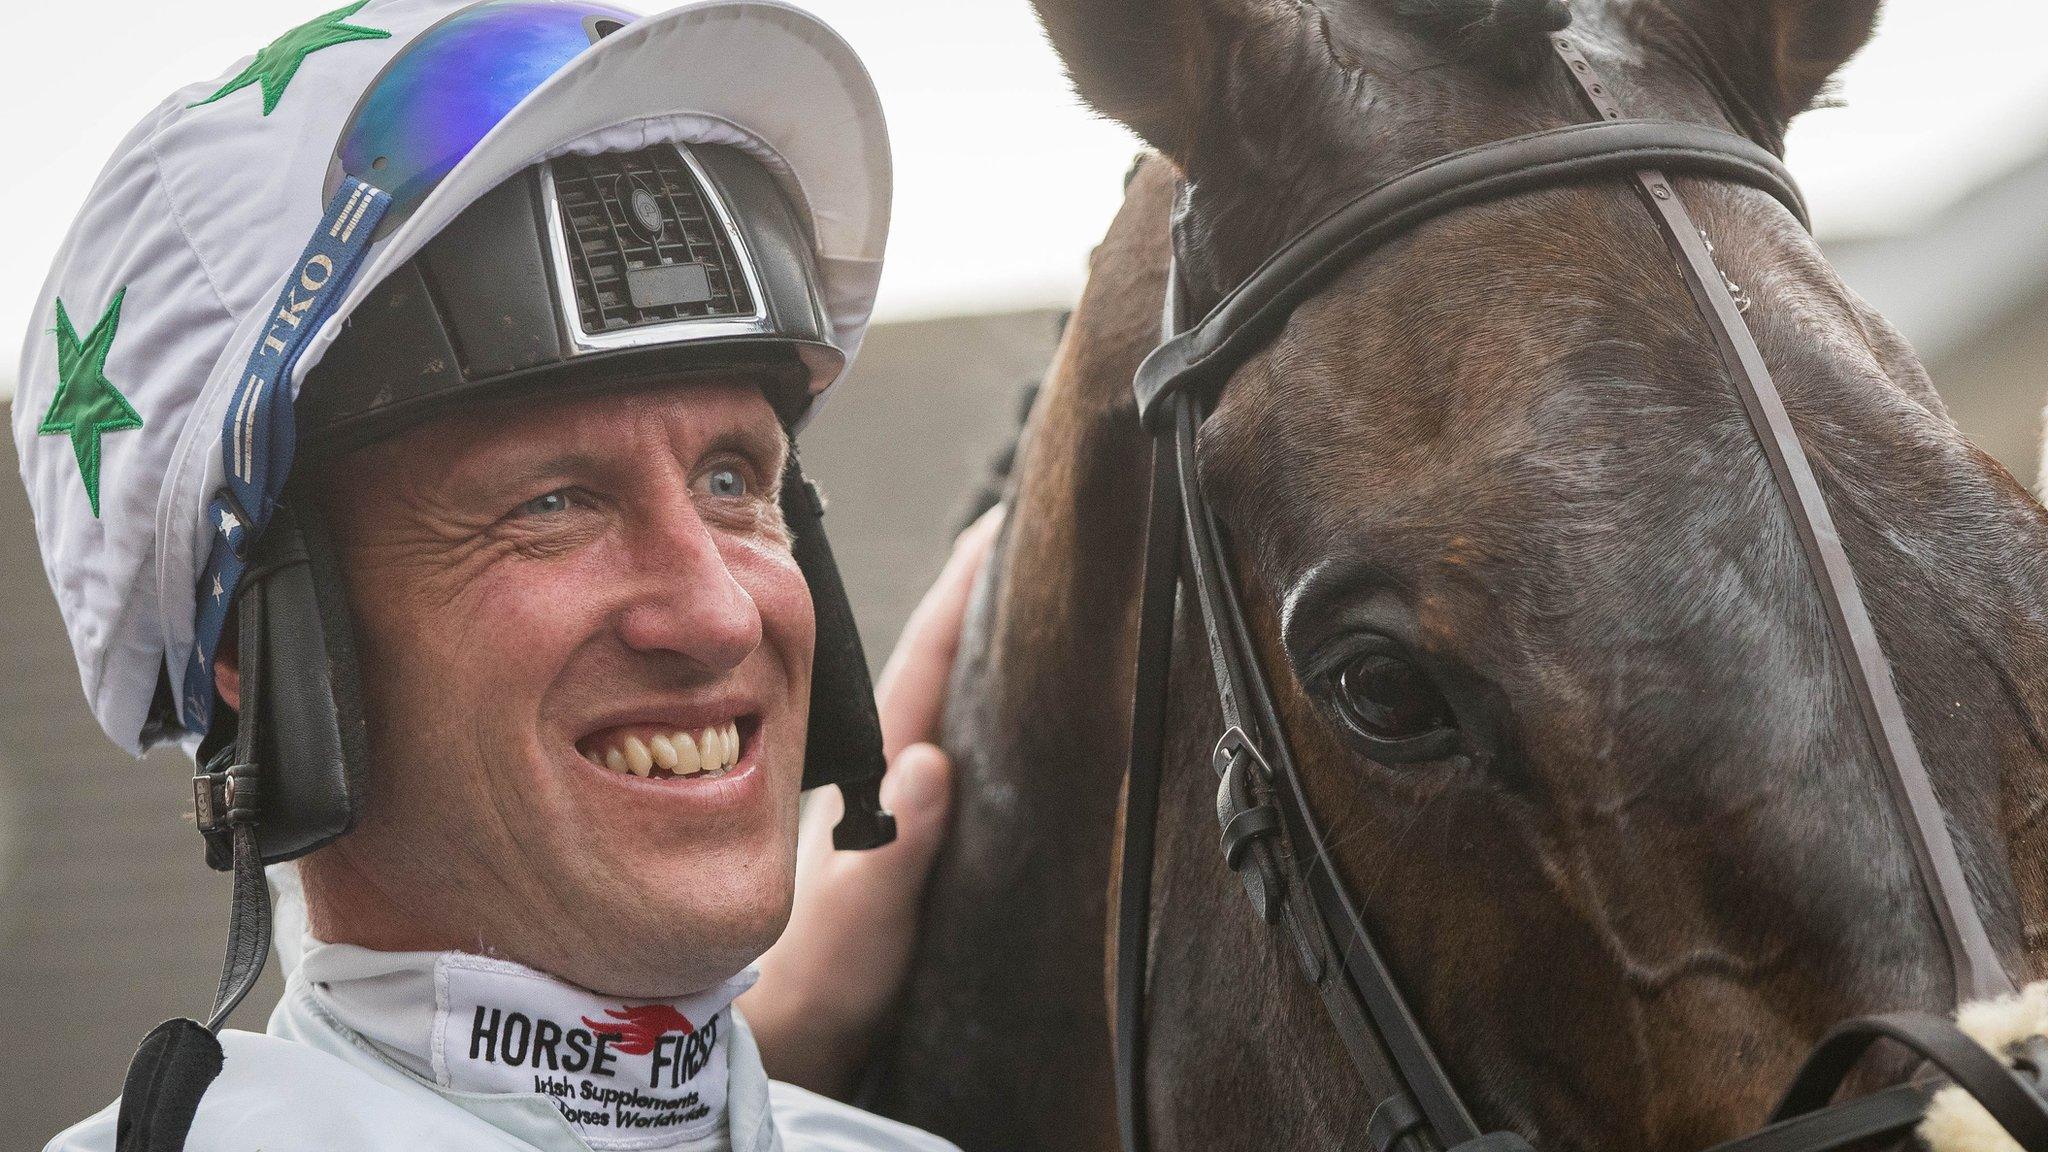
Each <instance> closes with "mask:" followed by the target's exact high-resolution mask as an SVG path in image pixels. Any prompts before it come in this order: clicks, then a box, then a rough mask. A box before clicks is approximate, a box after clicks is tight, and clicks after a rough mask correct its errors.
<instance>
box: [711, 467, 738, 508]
mask: <svg viewBox="0 0 2048 1152" xmlns="http://www.w3.org/2000/svg"><path fill="white" fill-rule="evenodd" d="M704 487H705V488H706V489H707V490H708V491H709V492H710V493H711V494H712V495H713V496H716V497H718V498H720V499H722V500H734V499H738V498H739V497H741V496H745V495H746V494H747V478H746V477H745V476H742V475H740V473H739V471H738V470H737V469H733V468H716V469H713V470H712V471H711V472H710V473H708V474H706V475H705V477H704Z"/></svg>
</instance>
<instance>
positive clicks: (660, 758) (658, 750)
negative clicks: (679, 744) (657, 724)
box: [647, 736, 676, 772]
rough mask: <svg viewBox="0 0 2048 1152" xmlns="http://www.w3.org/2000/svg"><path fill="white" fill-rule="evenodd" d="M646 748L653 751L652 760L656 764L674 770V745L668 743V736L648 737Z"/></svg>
mask: <svg viewBox="0 0 2048 1152" xmlns="http://www.w3.org/2000/svg"><path fill="white" fill-rule="evenodd" d="M647 750H648V751H649V752H652V753H654V762H655V763H656V764H657V765H659V766H661V767H663V768H666V769H668V770H669V771H671V772H673V771H675V770H676V746H675V745H673V744H671V743H669V741H668V737H666V736H650V737H648V738H647Z"/></svg>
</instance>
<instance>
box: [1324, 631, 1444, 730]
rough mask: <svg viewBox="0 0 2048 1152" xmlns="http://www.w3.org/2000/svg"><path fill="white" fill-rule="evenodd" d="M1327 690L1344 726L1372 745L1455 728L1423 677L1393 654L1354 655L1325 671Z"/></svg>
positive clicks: (1433, 688)
mask: <svg viewBox="0 0 2048 1152" xmlns="http://www.w3.org/2000/svg"><path fill="white" fill-rule="evenodd" d="M1329 688H1330V697H1331V699H1332V701H1333V702H1334V703H1335V705H1336V709H1337V713H1338V715H1339V716H1341V717H1343V720H1344V722H1345V724H1347V725H1349V726H1350V727H1351V729H1352V730H1353V731H1355V732H1356V733H1357V734H1358V735H1360V736H1362V737H1364V738H1365V739H1366V740H1368V741H1371V742H1372V743H1374V744H1377V745H1400V744H1406V743H1409V742H1411V741H1414V740H1417V739H1419V738H1422V737H1427V736H1434V735H1438V734H1440V733H1446V732H1447V730H1450V729H1453V728H1455V726H1456V721H1455V718H1454V717H1453V716H1452V714H1451V706H1450V705H1449V704H1448V703H1447V702H1445V700H1444V697H1443V693H1441V692H1439V691H1437V688H1436V685H1435V684H1434V683H1433V682H1431V680H1430V678H1429V676H1428V675H1427V674H1426V673H1424V672H1423V671H1422V670H1421V669H1420V668H1417V667H1416V666H1415V665H1414V664H1412V663H1410V662H1408V661H1407V660H1405V659H1402V658H1401V657H1399V656H1396V655H1392V654H1389V653H1385V652H1366V653H1362V654H1360V655H1358V656H1354V657H1352V658H1351V659H1350V660H1348V661H1346V662H1345V663H1343V664H1342V665H1339V666H1338V667H1337V669H1336V670H1335V671H1334V672H1333V673H1331V675H1330V682H1329ZM1431 743H1432V744H1434V743H1436V742H1435V741H1431Z"/></svg>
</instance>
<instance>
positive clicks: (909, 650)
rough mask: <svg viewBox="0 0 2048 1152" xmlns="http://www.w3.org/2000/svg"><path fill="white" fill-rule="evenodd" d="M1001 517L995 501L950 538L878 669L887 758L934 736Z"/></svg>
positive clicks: (878, 691)
mask: <svg viewBox="0 0 2048 1152" xmlns="http://www.w3.org/2000/svg"><path fill="white" fill-rule="evenodd" d="M1002 522H1003V514H1002V507H1001V506H1000V505H998V506H997V507H995V508H991V509H990V510H989V511H988V512H987V513H985V514H984V515H983V516H982V517H981V519H979V520H976V521H975V522H974V524H973V526H972V527H970V528H968V529H967V531H965V532H962V533H961V534H960V538H959V539H958V540H956V541H954V543H953V554H952V556H951V557H949V558H948V559H947V561H946V566H945V568H944V569H943V570H941V571H940V573H939V578H938V579H937V580H936V581H934V582H933V584H932V587H931V590H930V591H928V592H926V593H925V595H924V599H923V600H922V601H920V602H919V603H918V605H917V610H916V611H914V612H912V613H911V614H910V620H909V621H908V622H907V623H906V624H904V626H903V635H902V636H901V637H900V638H899V639H898V640H897V641H896V650H895V651H894V652H892V653H890V655H889V663H888V665H887V666H886V667H884V668H883V669H882V675H881V679H880V680H879V681H878V682H877V688H876V690H875V702H876V704H877V706H878V707H879V708H880V710H881V715H882V750H883V752H884V753H885V754H886V755H887V756H888V757H889V759H890V760H891V761H892V762H893V761H894V760H895V758H896V754H897V753H898V752H899V751H901V750H902V749H903V748H904V747H906V746H908V745H910V744H914V743H917V742H919V741H926V740H932V739H935V738H936V737H937V736H938V730H939V719H940V716H941V714H942V713H943V712H944V710H945V706H946V681H947V679H948V678H949V677H950V676H951V675H952V673H953V656H954V654H955V653H956V652H957V651H958V650H959V647H960V628H961V625H962V623H963V622H964V621H965V620H966V618H967V600H968V596H969V594H970V593H971V592H972V591H973V589H974V581H975V578H976V576H978V575H979V574H980V572H981V568H982V565H983V564H985V563H986V562H987V560H988V554H989V550H990V549H991V548H992V547H993V546H994V543H995V538H996V533H997V531H998V530H999V529H1000V528H1001V527H1002Z"/></svg>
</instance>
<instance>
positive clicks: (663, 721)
mask: <svg viewBox="0 0 2048 1152" xmlns="http://www.w3.org/2000/svg"><path fill="white" fill-rule="evenodd" d="M785 452H786V441H785V437H784V435H783V432H782V429H781V425H780V424H779V423H778V421H777V419H776V417H775V413H774V411H773V410H772V409H771V408H770V407H769V405H768V403H767V401H766V400H764V399H763V398H762V395H761V393H760V391H759V389H758V388H756V387H755V386H753V385H752V384H751V383H750V382H748V381H746V380H744V379H732V380H726V381H720V382H715V383H708V384H707V383H692V384H690V385H688V386H678V387H673V388H668V389H654V390H647V391H640V392H634V393H628V394H620V395H612V396H601V397H597V398H579V399H573V400H564V401H557V402H551V403H539V404H536V403H533V402H531V401H528V402H526V403H524V404H522V405H521V406H518V407H508V408H506V409H504V410H503V411H486V413H485V414H484V415H482V416H481V417H480V416H478V415H476V414H474V413H466V414H464V415H463V416H461V417H454V418H449V419H444V420H441V421H438V422H434V423H429V424H424V425H421V426H419V427H417V428H415V429H413V430H411V431H409V432H407V433H405V434H402V435H400V436H398V437H395V438H393V439H391V440H388V441H384V442H381V443H378V444H375V445H372V446H370V447H368V448H364V449H360V450H358V451H357V452H355V453H353V454H351V455H350V456H347V457H344V458H342V459H341V460H340V461H338V462H337V463H336V464H334V465H332V466H330V467H328V468H326V469H325V470H324V472H323V485H322V489H321V490H322V492H323V496H324V500H323V503H324V505H325V507H326V509H327V512H328V518H329V521H330V523H331V524H332V525H333V528H334V531H335V537H336V542H337V545H338V548H339V551H340V554H341V559H342V567H343V570H344V572H345V575H346V579H347V584H348V589H349V595H350V600H351V607H352V609H353V611H354V613H355V618H356V620H357V622H358V636H357V642H358V648H359V651H360V655H361V660H362V668H363V693H364V707H365V711H366V714H367V716H368V720H369V724H370V750H371V771H370V787H369V799H368V803H367V804H366V806H365V809H364V812H363V815H362V819H361V822H360V824H359V825H358V827H357V828H356V830H355V831H354V832H353V833H351V834H350V835H349V836H346V837H343V838H342V839H340V840H339V841H336V842H335V843H334V844H333V845H331V846H329V847H327V848H325V849H323V850H321V851H320V852H317V853H315V854H314V855H312V856H311V857H308V859H307V861H306V864H305V867H304V874H305V880H306V889H307V896H308V904H309V912H310V914H311V917H312V927H313V930H314V933H315V934H316V935H317V936H319V937H320V938H322V939H325V940H330V941H346V942H351V943H358V944H363V945H365V946H369V947H376V948H382V949H388V950H418V949H459V950H463V951H471V952H484V953H489V954H492V955H496V956H500V957H503V958H505V959H509V960H513V961H516V962H518V963H522V964H525V965H527V966H529V967H533V968H537V969H540V970H542V971H545V972H549V973H552V974H554V975H556V976H558V977H561V978H562V979H565V980H568V981H570V982H572V983H575V984H580V985H582V986H584V987H587V988H590V989H592V990H594V991H598V992H603V993H607V994H611V995H618V996H628V997H645V998H655V997H665V996H675V995H680V994H684V993H688V992H692V991H696V990H698V989H702V988H705V987H708V986H710V985H712V984H715V983H717V982H719V981H720V980H723V979H725V978H726V977H728V976H730V975H732V974H733V973H734V972H736V971H738V970H739V969H741V968H743V967H744V966H746V965H747V964H748V963H749V962H751V961H752V960H753V959H754V958H755V957H756V956H758V955H759V954H760V953H761V952H762V951H764V950H765V949H766V948H767V947H768V945H769V944H770V943H772V942H773V941H774V939H775V938H776V936H777V935H779V934H780V932H781V930H782V927H783V925H784V923H785V922H786V921H787V919H788V916H789V909H790V901H791V895H792V891H793V886H794V875H795V854H796V817H797V797H798V792H799V788H800V786H801V782H802V777H803V750H804V722H805V710H806V707H807V705H808V702H809V694H810V664H811V652H812V645H813V637H814V622H813V618H812V612H811V602H810V596H809V592H808V590H807V588H806V586H805V583H804V580H803V576H802V574H801V573H800V572H799V570H798V569H797V566H796V563H795V561H794V559H793V558H792V556H791V553H790V548H789V537H788V534H787V532H786V530H785V528H784V526H783V523H782V520H781V518H780V514H779V510H778V504H777V498H776V483H777V481H778V479H779V477H780V476H781V469H782V464H783V460H784V453H785ZM340 477H346V478H347V482H346V483H345V484H344V483H340V482H338V481H337V480H336V479H334V478H340Z"/></svg>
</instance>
